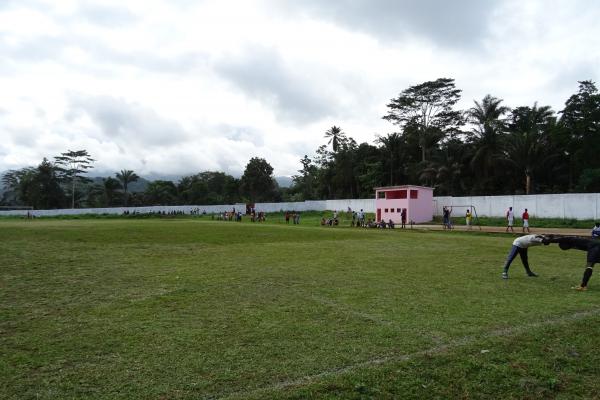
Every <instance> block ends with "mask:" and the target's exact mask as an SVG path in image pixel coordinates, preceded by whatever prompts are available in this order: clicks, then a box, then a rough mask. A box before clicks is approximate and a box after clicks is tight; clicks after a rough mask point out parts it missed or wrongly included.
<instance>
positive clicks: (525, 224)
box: [523, 209, 531, 233]
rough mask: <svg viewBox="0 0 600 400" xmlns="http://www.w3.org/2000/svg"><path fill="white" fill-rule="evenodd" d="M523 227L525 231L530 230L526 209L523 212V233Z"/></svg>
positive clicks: (528, 231)
mask: <svg viewBox="0 0 600 400" xmlns="http://www.w3.org/2000/svg"><path fill="white" fill-rule="evenodd" d="M525 229H527V233H530V232H531V231H530V230H529V213H528V212H527V209H525V211H524V212H523V233H525Z"/></svg>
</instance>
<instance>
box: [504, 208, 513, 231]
mask: <svg viewBox="0 0 600 400" xmlns="http://www.w3.org/2000/svg"><path fill="white" fill-rule="evenodd" d="M514 223H515V213H514V211H513V209H512V207H508V210H507V211H506V232H508V230H509V229H510V231H511V232H514V229H513V225H514Z"/></svg>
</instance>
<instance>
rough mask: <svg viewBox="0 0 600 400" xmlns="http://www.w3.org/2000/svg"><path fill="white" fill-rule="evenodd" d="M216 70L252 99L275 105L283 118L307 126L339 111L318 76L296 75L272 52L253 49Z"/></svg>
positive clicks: (227, 61) (279, 115)
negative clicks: (321, 85) (319, 82)
mask: <svg viewBox="0 0 600 400" xmlns="http://www.w3.org/2000/svg"><path fill="white" fill-rule="evenodd" d="M215 68H216V71H217V73H219V74H220V75H221V76H222V77H224V78H225V79H227V80H229V81H230V82H232V83H233V84H235V85H236V86H238V87H239V88H240V89H241V90H242V91H243V92H245V93H246V94H247V95H248V96H249V97H252V98H258V99H259V100H260V101H262V102H264V103H267V104H268V105H270V106H272V107H273V108H274V109H275V110H276V111H277V116H278V117H279V118H280V119H283V120H287V121H291V122H294V123H306V122H310V121H314V120H315V119H317V118H321V117H325V116H327V115H331V114H333V113H335V111H336V109H337V105H336V102H335V101H334V100H333V99H331V98H330V96H329V94H328V93H325V92H324V91H323V88H322V87H319V86H318V80H316V79H315V78H316V77H314V76H313V77H309V76H305V77H300V76H299V75H297V74H294V73H293V72H292V68H291V67H288V66H287V65H286V64H285V62H284V60H283V59H282V58H281V56H280V55H279V53H277V52H276V51H274V50H272V49H267V48H264V47H253V48H251V49H247V51H246V53H245V55H244V56H243V57H241V58H237V59H227V60H224V59H222V60H220V61H219V62H217V63H216V65H215Z"/></svg>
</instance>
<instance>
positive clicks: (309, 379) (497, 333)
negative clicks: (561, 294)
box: [208, 308, 600, 400]
mask: <svg viewBox="0 0 600 400" xmlns="http://www.w3.org/2000/svg"><path fill="white" fill-rule="evenodd" d="M599 315H600V308H597V309H593V310H587V311H580V312H576V313H573V314H567V315H563V316H560V317H557V318H552V319H550V318H547V319H544V320H541V321H538V322H532V323H530V324H524V325H519V326H513V327H507V328H501V329H495V330H493V331H489V332H485V333H482V334H479V335H470V336H463V337H461V338H458V339H455V340H451V341H449V342H448V343H446V344H442V345H440V346H435V347H431V348H429V349H426V350H422V351H417V352H415V353H410V354H398V355H395V354H389V355H384V356H380V357H376V358H372V359H370V360H366V361H361V362H358V363H355V364H350V365H347V366H344V367H339V368H333V369H329V370H326V371H323V372H319V373H318V374H314V375H305V376H302V377H300V378H297V379H292V380H288V381H281V382H277V383H274V384H271V385H268V386H263V387H260V388H256V389H250V390H246V391H241V390H240V391H237V392H233V393H229V394H225V393H223V394H217V395H213V396H209V397H208V398H211V399H212V398H218V399H222V400H226V399H235V398H243V397H246V396H255V395H260V394H261V393H265V392H270V391H277V390H283V389H287V388H291V387H300V386H306V385H309V384H311V383H315V382H317V381H319V380H321V379H324V378H329V377H335V376H339V375H343V374H346V373H348V372H352V371H356V370H359V369H362V368H367V367H372V366H375V365H381V364H386V363H389V362H402V361H408V360H410V359H413V358H415V357H419V356H424V355H429V356H434V355H436V354H440V353H444V352H446V351H448V350H451V349H454V348H457V347H461V346H465V345H468V344H472V343H475V342H477V341H478V340H484V339H490V338H497V337H506V336H512V335H516V334H520V333H524V332H526V331H529V330H531V329H536V328H540V327H545V326H553V325H560V324H563V323H566V322H572V321H577V320H580V319H584V318H588V317H594V316H599Z"/></svg>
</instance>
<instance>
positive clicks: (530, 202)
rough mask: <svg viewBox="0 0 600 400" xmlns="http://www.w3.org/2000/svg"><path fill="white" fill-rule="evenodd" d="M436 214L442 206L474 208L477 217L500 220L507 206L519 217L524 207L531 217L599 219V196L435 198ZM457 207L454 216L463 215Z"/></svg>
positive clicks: (582, 194) (462, 210) (537, 195)
mask: <svg viewBox="0 0 600 400" xmlns="http://www.w3.org/2000/svg"><path fill="white" fill-rule="evenodd" d="M433 202H434V207H435V211H434V213H435V215H441V214H442V207H443V206H474V207H475V210H476V211H477V215H478V216H488V217H503V216H504V215H505V214H506V210H507V209H508V207H512V208H513V210H514V211H515V216H516V217H518V218H520V217H521V214H522V213H523V211H524V210H525V209H526V208H527V209H528V211H529V215H530V217H531V218H536V217H537V218H565V219H571V218H573V219H594V220H600V193H565V194H535V195H529V196H526V195H521V196H472V197H434V199H433ZM465 212H466V209H464V208H457V209H455V210H454V211H453V215H454V216H457V215H462V214H464V213H465Z"/></svg>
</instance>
